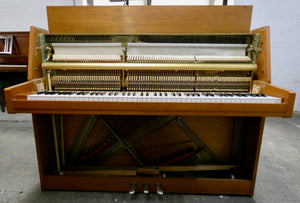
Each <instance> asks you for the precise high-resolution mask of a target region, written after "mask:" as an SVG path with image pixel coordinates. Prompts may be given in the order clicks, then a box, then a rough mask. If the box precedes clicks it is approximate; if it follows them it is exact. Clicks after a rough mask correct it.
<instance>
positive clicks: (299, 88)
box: [0, 0, 300, 111]
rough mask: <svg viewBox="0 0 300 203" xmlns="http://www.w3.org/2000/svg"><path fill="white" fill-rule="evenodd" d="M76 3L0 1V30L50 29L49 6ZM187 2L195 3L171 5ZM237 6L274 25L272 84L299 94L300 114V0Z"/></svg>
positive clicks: (243, 1)
mask: <svg viewBox="0 0 300 203" xmlns="http://www.w3.org/2000/svg"><path fill="white" fill-rule="evenodd" d="M74 1H75V5H82V0H51V1H49V0H29V1H24V0H0V19H1V20H0V31H28V30H29V26H30V25H35V26H37V27H41V28H45V29H47V27H48V25H47V16H46V6H47V5H49V6H60V5H65V6H72V5H74ZM83 1H84V0H83ZM99 1H101V0H99ZM102 1H108V0H102ZM131 1H139V0H131ZM152 1H153V2H154V1H155V0H152ZM163 1H165V2H166V1H168V0H162V1H161V2H163ZM188 1H192V0H182V1H179V0H178V1H172V2H176V3H177V4H178V3H179V2H183V3H184V2H185V3H186V2H188ZM203 1H206V0H203ZM203 1H202V2H203ZM218 1H220V0H216V2H217V3H219V2H218ZM169 2H170V0H169ZM199 2H200V0H199ZM235 4H236V5H253V7H254V8H253V17H252V28H257V27H261V26H264V25H270V26H271V56H272V60H271V62H272V64H271V65H272V66H271V67H272V84H276V85H279V86H282V87H285V88H287V89H291V90H294V91H296V94H297V95H298V96H297V97H296V104H295V110H297V111H300V57H299V52H298V51H299V50H298V49H299V48H298V47H299V44H300V37H299V36H300V26H299V25H300V14H299V9H298V8H299V7H300V1H297V0H290V1H281V0H263V1H261V0H235Z"/></svg>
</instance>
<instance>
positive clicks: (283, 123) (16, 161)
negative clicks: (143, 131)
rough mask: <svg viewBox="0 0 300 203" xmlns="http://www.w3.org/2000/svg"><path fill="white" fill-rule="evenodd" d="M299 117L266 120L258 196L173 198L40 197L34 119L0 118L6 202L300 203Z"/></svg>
mask: <svg viewBox="0 0 300 203" xmlns="http://www.w3.org/2000/svg"><path fill="white" fill-rule="evenodd" d="M299 146H300V112H297V113H294V116H293V118H289V119H283V118H267V120H266V125H265V131H264V137H263V143H262V149H261V155H260V163H259V168H258V176H257V181H256V189H255V195H254V197H253V198H249V197H240V196H218V195H216V196H210V195H170V194H166V195H164V196H158V195H156V194H149V195H144V194H137V195H136V196H134V197H131V196H129V195H128V194H127V193H104V192H62V191H47V192H41V190H40V185H39V184H40V183H39V176H38V167H37V160H36V152H35V145H34V137H33V130H32V122H31V115H29V114H16V115H8V114H6V113H0V203H2V202H114V203H116V202H121V203H126V202H172V203H173V202H180V203H181V202H200V203H201V202H208V203H210V202H221V203H223V202H226V203H227V202H228V203H229V202H230V203H231V202H247V203H255V202H257V203H261V202H267V203H269V202H270V203H271V202H272V203H276V202H278V203H282V202H291V203H292V202H293V203H294V202H300V147H299Z"/></svg>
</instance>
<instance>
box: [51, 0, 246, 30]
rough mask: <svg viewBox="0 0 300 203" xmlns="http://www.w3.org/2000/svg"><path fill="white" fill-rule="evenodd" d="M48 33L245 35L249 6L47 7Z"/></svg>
mask: <svg viewBox="0 0 300 203" xmlns="http://www.w3.org/2000/svg"><path fill="white" fill-rule="evenodd" d="M47 14H48V26H49V33H91V34H92V33H101V34H104V33H106V34H110V33H114V34H117V33H119V34H129V33H130V34H131V33H132V34H146V33H147V34H151V33H152V34H154V33H157V34H158V33H159V34H162V33H164V34H168V33H169V34H188V33H193V34H196V33H249V31H250V23H251V16H252V6H226V7H223V6H121V7H120V6H105V7H101V6H91V7H90V6H89V7H86V6H76V7H74V6H72V7H71V6H60V7H57V6H50V7H47Z"/></svg>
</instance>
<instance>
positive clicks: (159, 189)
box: [155, 183, 164, 195]
mask: <svg viewBox="0 0 300 203" xmlns="http://www.w3.org/2000/svg"><path fill="white" fill-rule="evenodd" d="M155 186H156V193H157V194H158V195H163V194H164V192H163V191H162V189H161V187H160V184H159V183H157V184H155Z"/></svg>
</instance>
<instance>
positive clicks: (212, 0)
mask: <svg viewBox="0 0 300 203" xmlns="http://www.w3.org/2000/svg"><path fill="white" fill-rule="evenodd" d="M89 2H93V5H94V6H105V5H113V6H122V5H124V3H123V2H110V1H109V0H89ZM146 2H147V1H146V0H129V5H146V4H147V3H146ZM151 4H152V5H210V4H211V5H222V4H223V0H177V1H174V0H152V1H151ZM233 4H234V0H228V5H233ZM82 5H88V0H82Z"/></svg>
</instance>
